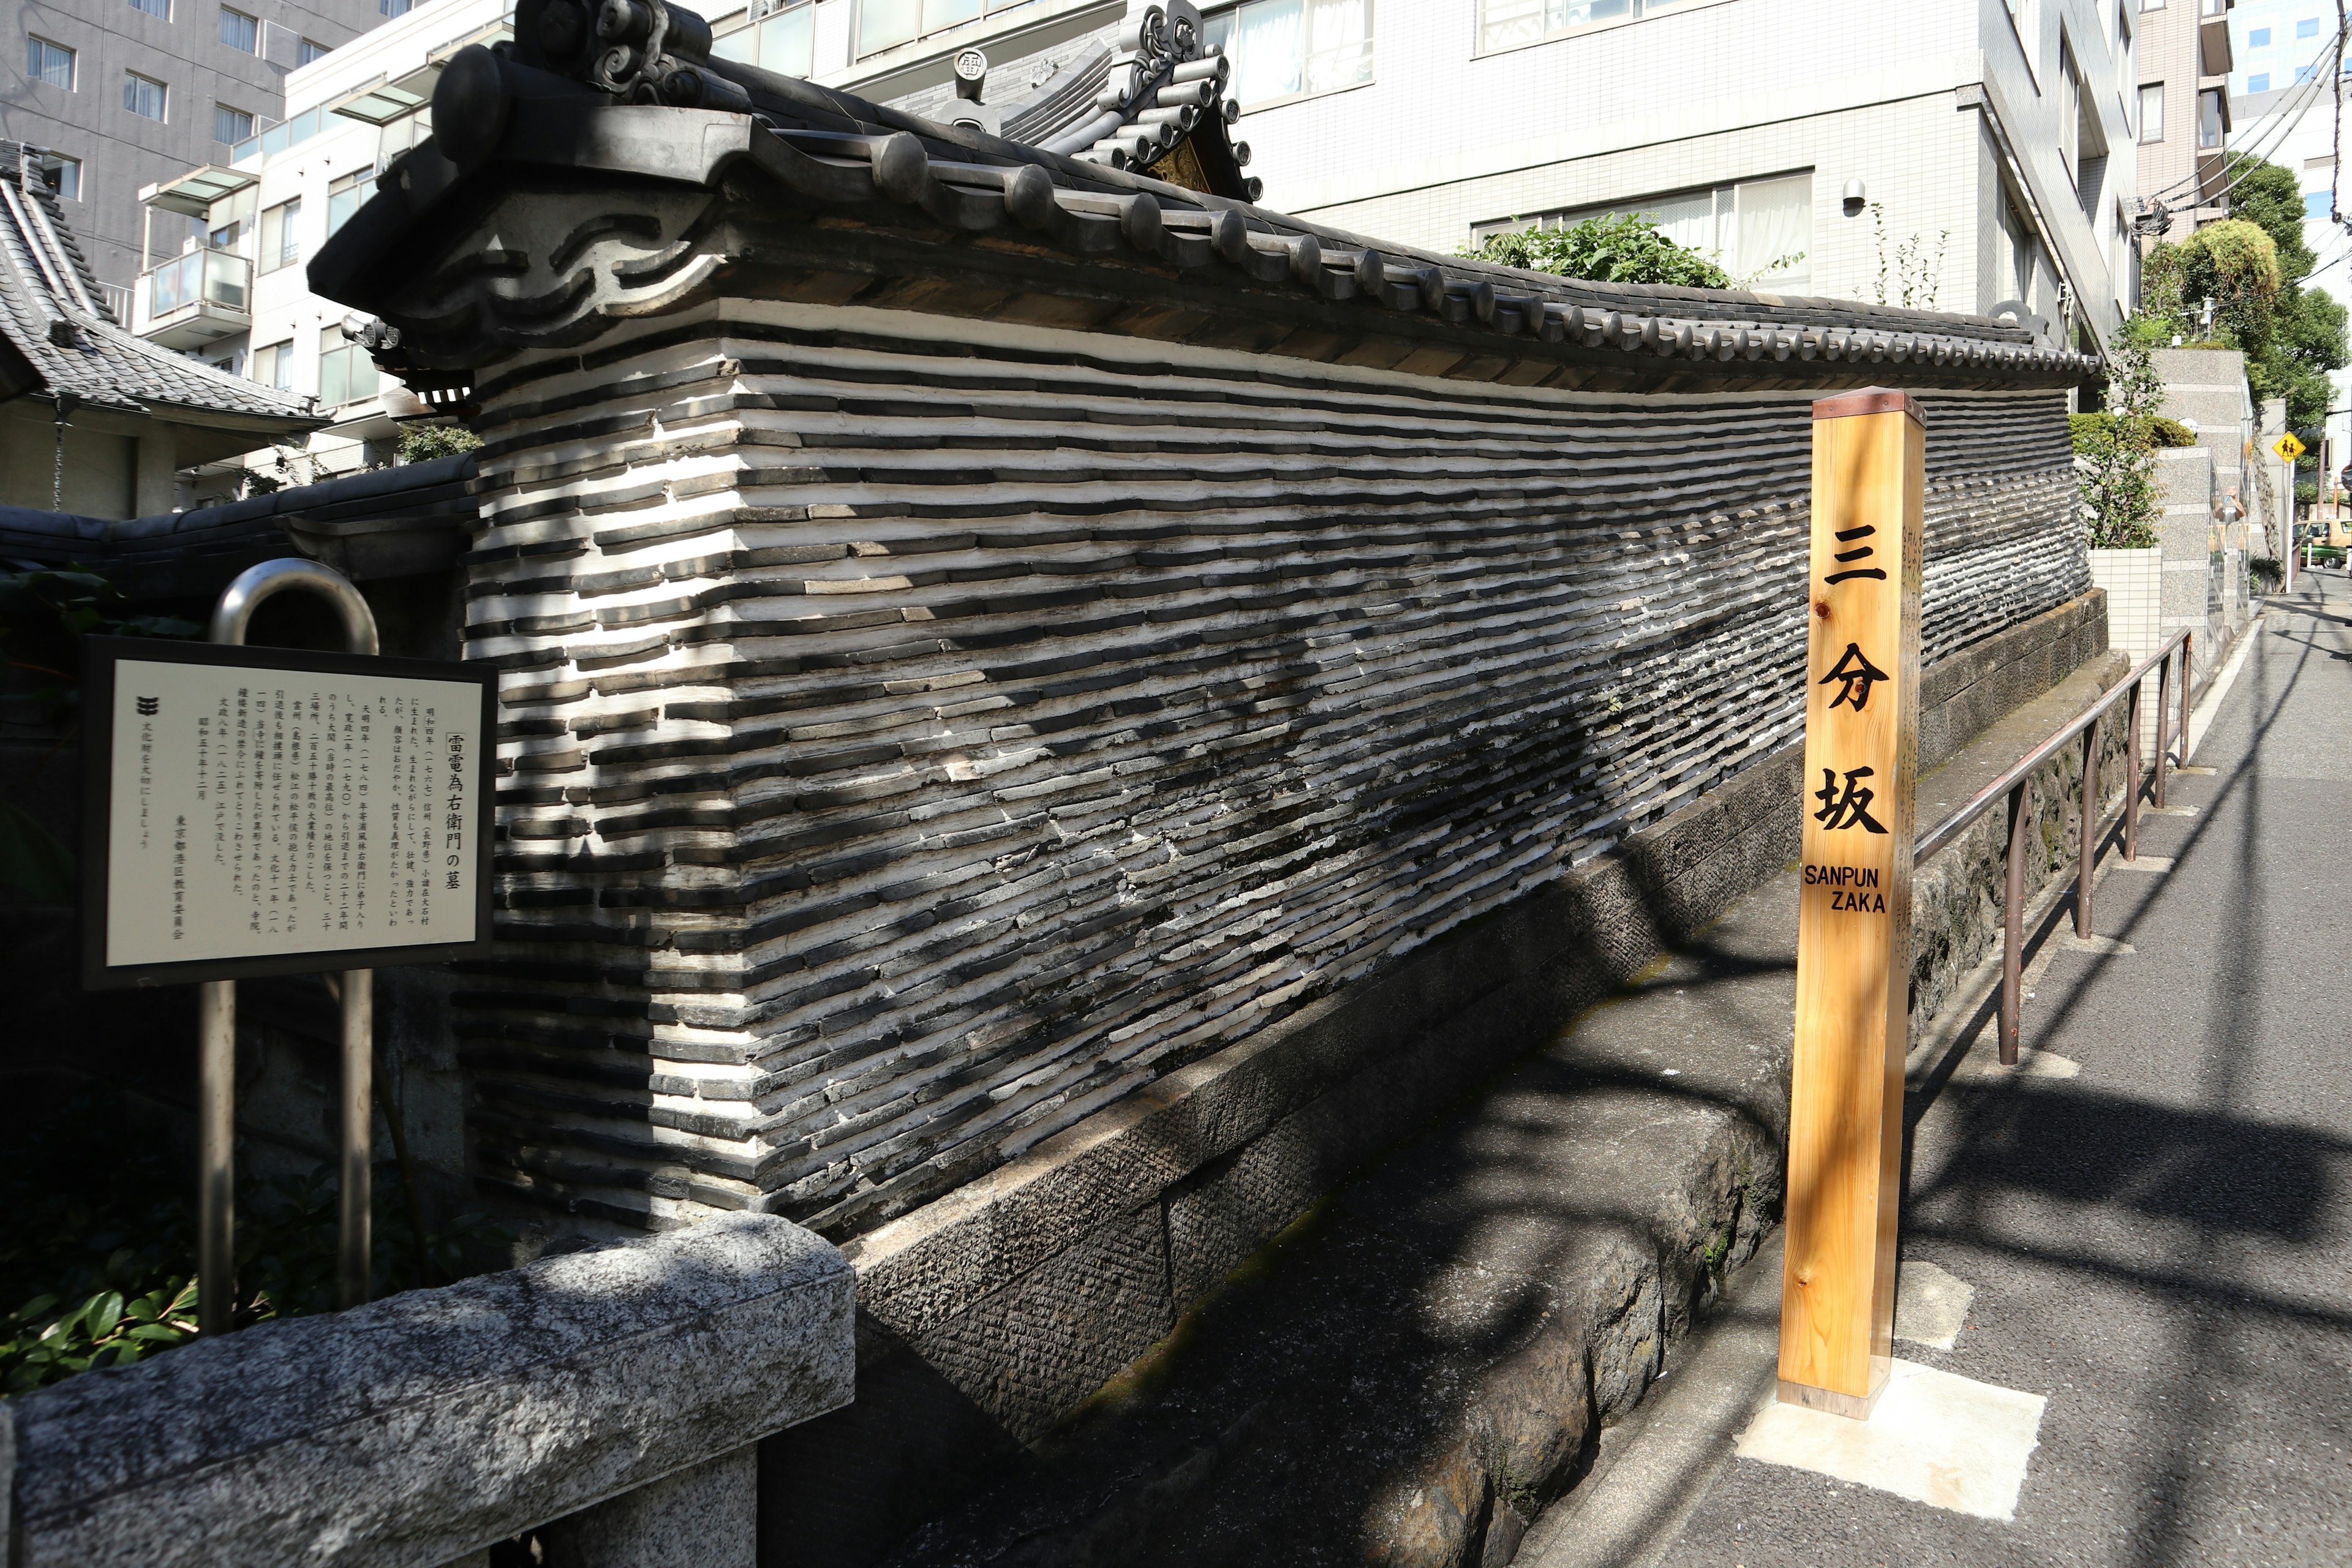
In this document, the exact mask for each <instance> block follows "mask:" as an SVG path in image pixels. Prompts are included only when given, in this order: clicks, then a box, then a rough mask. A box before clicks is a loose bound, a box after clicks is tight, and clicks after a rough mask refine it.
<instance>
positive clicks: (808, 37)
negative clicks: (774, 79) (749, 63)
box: [760, 5, 816, 77]
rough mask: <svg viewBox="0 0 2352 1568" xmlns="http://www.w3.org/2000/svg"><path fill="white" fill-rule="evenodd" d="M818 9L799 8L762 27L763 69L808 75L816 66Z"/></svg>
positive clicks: (780, 15)
mask: <svg viewBox="0 0 2352 1568" xmlns="http://www.w3.org/2000/svg"><path fill="white" fill-rule="evenodd" d="M815 58H816V7H815V6H814V5H795V6H793V8H792V9H791V10H789V11H781V12H778V13H777V14H776V15H775V16H771V17H769V18H768V19H767V20H766V21H764V22H762V23H761V24H760V68H761V69H762V70H772V71H775V72H777V73H778V74H780V75H782V76H800V77H804V76H807V75H808V74H809V73H810V72H811V71H812V70H813V69H814V66H815Z"/></svg>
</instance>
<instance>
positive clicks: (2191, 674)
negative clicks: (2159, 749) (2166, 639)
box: [2180, 632, 2197, 768]
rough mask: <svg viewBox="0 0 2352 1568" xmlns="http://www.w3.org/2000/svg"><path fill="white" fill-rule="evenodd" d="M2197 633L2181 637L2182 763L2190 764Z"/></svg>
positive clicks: (2182, 764) (2183, 764)
mask: <svg viewBox="0 0 2352 1568" xmlns="http://www.w3.org/2000/svg"><path fill="white" fill-rule="evenodd" d="M2196 647H2197V634H2196V633H2195V632H2189V633H2188V634H2187V635H2185V636H2184V637H2181V639H2180V765H2181V766H2182V767H2184V768H2185V767H2187V766H2188V765H2189V692H2190V691H2191V690H2192V689H2194V688H2195V687H2196V685H2197V666H2196V663H2195V661H2194V660H2193V659H2192V658H2190V655H2192V654H2193V653H2194V652H2195V651H2196Z"/></svg>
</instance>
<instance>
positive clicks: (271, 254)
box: [260, 196, 302, 272]
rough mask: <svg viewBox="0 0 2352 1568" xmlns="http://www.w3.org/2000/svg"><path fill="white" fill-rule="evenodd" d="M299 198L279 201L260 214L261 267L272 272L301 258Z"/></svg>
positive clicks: (300, 199)
mask: <svg viewBox="0 0 2352 1568" xmlns="http://www.w3.org/2000/svg"><path fill="white" fill-rule="evenodd" d="M301 226H302V198H301V197H299V196H297V197H295V198H294V199H293V200H292V201H290V202H280V203H278V205H276V206H274V207H268V208H265V209H264V210H263V212H262V215H261V256H260V264H261V269H262V270H263V271H264V272H275V271H277V270H278V268H281V267H291V266H293V265H294V263H296V262H298V261H299V260H301V259H302V237H301Z"/></svg>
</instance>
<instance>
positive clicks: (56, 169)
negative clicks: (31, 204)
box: [33, 153, 81, 202]
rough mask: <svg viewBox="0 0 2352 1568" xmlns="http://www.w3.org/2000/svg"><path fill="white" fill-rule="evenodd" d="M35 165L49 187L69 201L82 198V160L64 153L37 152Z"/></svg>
mask: <svg viewBox="0 0 2352 1568" xmlns="http://www.w3.org/2000/svg"><path fill="white" fill-rule="evenodd" d="M33 167H34V168H35V169H36V170H37V171H38V173H39V174H40V176H41V178H42V179H43V180H44V181H46V182H47V184H48V187H49V189H51V190H53V191H55V192H57V194H58V195H60V196H63V197H64V198H65V199H66V200H68V201H69V202H78V201H79V200H81V160H80V159H79V158H68V157H67V156H66V155H65V154H64V153H34V154H33Z"/></svg>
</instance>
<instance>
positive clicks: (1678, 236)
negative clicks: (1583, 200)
mask: <svg viewBox="0 0 2352 1568" xmlns="http://www.w3.org/2000/svg"><path fill="white" fill-rule="evenodd" d="M1627 214H1636V215H1639V216H1643V217H1646V218H1648V219H1649V220H1650V221H1651V222H1652V223H1654V224H1656V225H1657V226H1658V228H1659V230H1660V231H1661V232H1662V233H1664V235H1665V237H1667V238H1668V239H1671V240H1673V241H1674V242H1675V244H1676V245H1679V246H1681V247H1684V248H1685V249H1687V250H1696V251H1697V252H1698V253H1699V254H1700V255H1702V256H1705V257H1706V258H1708V259H1710V260H1712V261H1714V262H1715V263H1716V264H1717V265H1718V266H1720V267H1721V268H1723V269H1724V270H1725V271H1726V272H1728V273H1730V274H1731V278H1732V281H1733V283H1735V284H1736V285H1738V286H1739V287H1741V288H1760V289H1791V288H1794V289H1803V288H1809V287H1811V283H1812V276H1813V272H1812V264H1811V260H1810V259H1809V257H1810V253H1811V250H1812V247H1813V176H1812V172H1811V170H1808V171H1806V172H1805V173H1803V174H1776V175H1774V176H1773V177H1771V178H1770V179H1767V180H1743V181H1740V182H1738V184H1726V185H1715V186H1711V187H1709V188H1706V189H1704V190H1696V191H1675V192H1671V193H1669V194H1667V195H1656V196H1634V197H1630V198H1628V199H1626V200H1623V201H1616V202H1605V203H1602V204H1601V205H1597V206H1584V207H1563V208H1561V209H1559V211H1556V212H1549V213H1542V214H1539V215H1537V216H1535V217H1533V218H1532V219H1530V218H1528V217H1525V216H1521V217H1517V218H1505V219H1501V220H1499V221H1496V222H1494V223H1484V224H1480V225H1478V226H1476V227H1475V228H1474V229H1472V230H1471V238H1472V240H1473V241H1474V242H1475V241H1483V240H1485V239H1486V237H1489V236H1490V235H1496V234H1501V233H1504V232H1505V231H1507V230H1510V229H1515V228H1525V227H1528V226H1530V225H1532V226H1534V227H1537V228H1568V227H1570V226H1574V225H1576V224H1580V223H1582V222H1584V221H1585V220H1586V219H1587V218H1596V217H1615V216H1622V215H1627Z"/></svg>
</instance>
